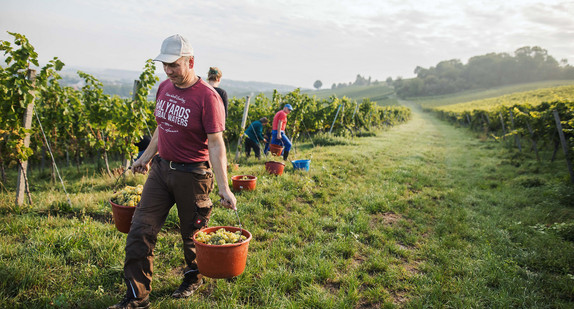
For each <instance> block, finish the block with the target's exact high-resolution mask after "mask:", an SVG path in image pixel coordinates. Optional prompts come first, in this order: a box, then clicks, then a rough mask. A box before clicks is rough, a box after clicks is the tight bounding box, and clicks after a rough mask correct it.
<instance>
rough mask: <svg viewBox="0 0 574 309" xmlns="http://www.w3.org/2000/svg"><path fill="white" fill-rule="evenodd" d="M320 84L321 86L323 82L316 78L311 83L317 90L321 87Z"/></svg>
mask: <svg viewBox="0 0 574 309" xmlns="http://www.w3.org/2000/svg"><path fill="white" fill-rule="evenodd" d="M321 86H323V82H321V81H320V80H316V81H315V82H314V83H313V87H315V88H317V90H319V89H320V88H321Z"/></svg>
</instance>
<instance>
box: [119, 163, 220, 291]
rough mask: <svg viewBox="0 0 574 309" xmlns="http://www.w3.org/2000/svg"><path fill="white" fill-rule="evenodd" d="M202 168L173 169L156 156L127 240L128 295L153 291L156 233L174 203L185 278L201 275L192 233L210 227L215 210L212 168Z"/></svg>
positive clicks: (197, 278)
mask: <svg viewBox="0 0 574 309" xmlns="http://www.w3.org/2000/svg"><path fill="white" fill-rule="evenodd" d="M201 171H202V172H205V173H197V172H183V171H177V170H174V169H172V168H170V164H169V162H167V161H164V160H162V159H160V158H159V157H157V156H156V157H155V158H154V159H153V163H152V165H151V170H150V172H149V176H148V179H147V181H146V183H145V185H144V189H143V192H142V198H141V202H140V205H139V206H138V207H137V208H136V211H135V213H134V216H133V218H132V226H131V228H130V232H129V233H128V237H127V240H126V248H125V251H126V258H125V262H124V278H125V281H126V285H127V295H130V296H132V297H136V298H144V297H146V296H147V295H148V294H149V293H150V292H151V281H152V274H153V260H154V254H153V251H154V248H155V245H156V241H157V235H158V233H159V231H160V230H161V227H162V226H163V224H164V223H165V220H166V218H167V216H168V213H169V211H170V209H171V208H172V207H173V205H174V203H175V204H176V205H177V211H178V215H179V221H180V226H181V230H180V232H181V238H182V240H183V255H184V257H185V263H186V268H185V270H184V273H185V278H186V279H188V280H191V281H198V280H200V279H201V278H202V275H201V274H200V273H199V271H198V269H197V264H196V262H195V245H194V243H193V239H192V236H193V234H194V233H195V232H196V231H197V230H199V229H201V228H203V227H206V226H207V223H208V221H209V216H210V215H211V209H212V203H211V200H210V198H209V193H210V192H211V191H212V190H213V188H214V181H213V173H212V172H211V170H210V169H209V168H207V167H205V168H204V169H203V170H201Z"/></svg>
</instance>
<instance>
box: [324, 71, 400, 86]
mask: <svg viewBox="0 0 574 309" xmlns="http://www.w3.org/2000/svg"><path fill="white" fill-rule="evenodd" d="M389 78H390V77H389ZM387 80H388V79H387ZM391 80H392V78H391ZM378 84H380V82H379V81H378V80H374V81H372V80H371V77H370V76H369V78H366V77H363V76H361V74H357V77H356V78H355V81H354V82H349V83H338V84H336V83H333V85H331V89H339V88H345V87H349V86H370V85H378Z"/></svg>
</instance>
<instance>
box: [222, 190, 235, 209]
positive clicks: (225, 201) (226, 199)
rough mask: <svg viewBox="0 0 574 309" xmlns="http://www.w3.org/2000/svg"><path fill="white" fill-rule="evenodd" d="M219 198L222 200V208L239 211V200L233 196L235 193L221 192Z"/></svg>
mask: <svg viewBox="0 0 574 309" xmlns="http://www.w3.org/2000/svg"><path fill="white" fill-rule="evenodd" d="M219 196H220V197H221V200H220V203H221V206H223V207H225V208H228V209H233V210H237V199H236V198H235V195H233V193H231V192H225V191H223V192H222V191H219Z"/></svg>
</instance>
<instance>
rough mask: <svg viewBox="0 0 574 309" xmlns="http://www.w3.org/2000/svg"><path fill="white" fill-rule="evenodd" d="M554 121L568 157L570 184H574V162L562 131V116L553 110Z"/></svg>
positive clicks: (565, 154)
mask: <svg viewBox="0 0 574 309" xmlns="http://www.w3.org/2000/svg"><path fill="white" fill-rule="evenodd" d="M552 113H553V114H554V120H555V121H556V129H557V130H558V135H559V136H560V143H562V150H564V156H565V157H566V164H567V165H568V172H569V173H570V182H572V183H573V184H574V170H573V169H572V162H570V158H569V157H568V144H567V143H566V137H564V132H563V131H562V123H561V122H560V116H559V115H558V111H557V110H553V111H552Z"/></svg>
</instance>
